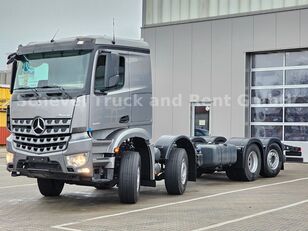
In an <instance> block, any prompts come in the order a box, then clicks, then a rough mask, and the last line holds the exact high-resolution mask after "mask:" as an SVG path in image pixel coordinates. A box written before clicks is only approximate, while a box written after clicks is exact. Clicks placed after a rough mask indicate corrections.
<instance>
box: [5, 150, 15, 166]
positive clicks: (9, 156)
mask: <svg viewBox="0 0 308 231" xmlns="http://www.w3.org/2000/svg"><path fill="white" fill-rule="evenodd" d="M13 162H14V154H13V153H10V152H7V153H6V163H7V164H12V163H13Z"/></svg>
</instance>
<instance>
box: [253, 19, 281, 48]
mask: <svg viewBox="0 0 308 231" xmlns="http://www.w3.org/2000/svg"><path fill="white" fill-rule="evenodd" d="M253 28H254V50H255V51H264V50H273V49H275V48H276V14H263V15H257V16H254V25H253Z"/></svg>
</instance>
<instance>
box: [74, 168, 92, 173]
mask: <svg viewBox="0 0 308 231" xmlns="http://www.w3.org/2000/svg"><path fill="white" fill-rule="evenodd" d="M77 172H78V173H84V174H89V173H90V169H88V168H80V169H78V170H77Z"/></svg>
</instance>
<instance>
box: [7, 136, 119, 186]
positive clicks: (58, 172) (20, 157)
mask: <svg viewBox="0 0 308 231" xmlns="http://www.w3.org/2000/svg"><path fill="white" fill-rule="evenodd" d="M92 144H93V140H92V138H90V137H89V136H88V135H87V133H81V134H73V135H72V137H71V140H70V141H69V142H68V146H67V149H66V150H64V151H61V152H54V153H47V154H41V155H37V154H34V153H29V152H25V151H22V150H19V149H16V148H15V147H14V143H13V135H11V136H10V137H9V138H8V139H7V151H8V152H11V153H13V154H14V160H13V163H9V164H8V166H7V170H8V171H9V172H12V176H28V177H34V178H48V179H58V180H63V181H66V182H72V183H76V184H87V185H92V184H96V183H101V182H104V181H106V182H109V181H111V180H113V168H114V162H115V160H114V157H112V156H111V157H109V158H105V159H107V160H106V161H105V162H104V163H105V164H100V165H98V164H97V161H96V159H97V158H98V154H93V153H92ZM77 153H89V158H88V161H87V163H86V164H85V165H83V166H81V167H80V168H87V169H89V172H88V173H78V168H73V167H71V166H67V163H66V156H68V155H73V154H77ZM101 155H103V154H101ZM101 155H100V159H101ZM102 167H104V168H108V171H107V170H105V172H106V173H108V174H106V173H105V175H104V177H103V179H102V177H101V176H98V174H97V173H98V172H100V171H97V170H96V169H97V168H99V169H100V168H102Z"/></svg>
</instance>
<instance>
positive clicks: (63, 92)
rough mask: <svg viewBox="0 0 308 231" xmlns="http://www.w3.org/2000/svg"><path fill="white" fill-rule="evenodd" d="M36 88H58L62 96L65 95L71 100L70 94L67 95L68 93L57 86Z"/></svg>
mask: <svg viewBox="0 0 308 231" xmlns="http://www.w3.org/2000/svg"><path fill="white" fill-rule="evenodd" d="M37 88H42V89H46V88H58V89H60V90H61V92H62V94H64V95H66V96H67V97H68V98H69V99H71V98H72V96H71V95H70V94H68V93H67V92H66V90H65V89H64V88H63V87H61V86H58V85H51V86H42V87H37Z"/></svg>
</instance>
